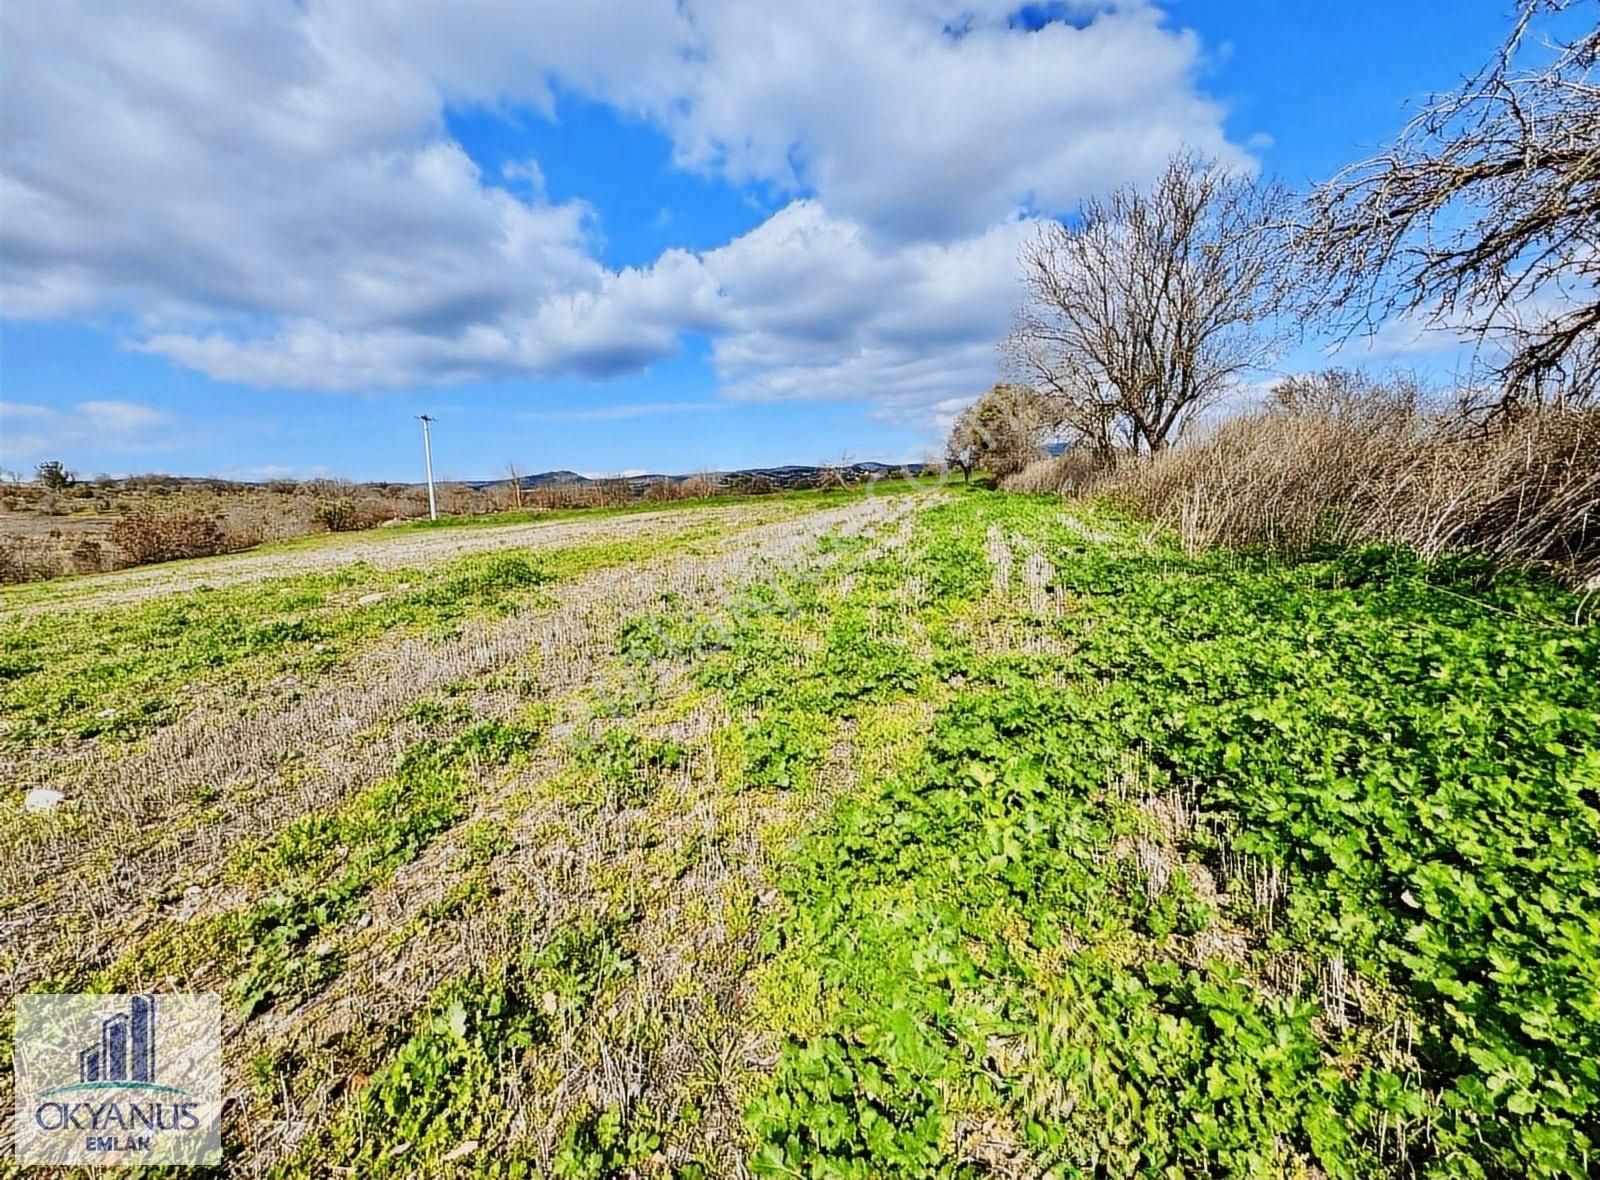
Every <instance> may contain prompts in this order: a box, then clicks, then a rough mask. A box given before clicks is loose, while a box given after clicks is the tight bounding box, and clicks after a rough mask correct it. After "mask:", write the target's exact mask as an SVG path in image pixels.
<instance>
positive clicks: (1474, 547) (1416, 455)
mask: <svg viewBox="0 0 1600 1180" xmlns="http://www.w3.org/2000/svg"><path fill="white" fill-rule="evenodd" d="M1318 381H1320V382H1322V384H1317V382H1318ZM1307 384H1309V385H1311V386H1312V389H1311V393H1312V394H1313V396H1306V394H1307V389H1306V386H1307ZM1008 487H1011V488H1012V489H1013V490H1018V491H1041V490H1060V491H1066V492H1084V491H1088V492H1091V493H1099V494H1109V495H1111V496H1112V497H1113V498H1114V499H1116V500H1117V501H1119V502H1121V503H1122V504H1123V505H1124V506H1126V507H1127V508H1128V509H1129V510H1131V511H1132V512H1134V513H1136V514H1137V515H1139V516H1142V517H1145V518H1147V519H1150V520H1153V521H1155V522H1157V523H1159V524H1162V525H1165V526H1167V527H1169V528H1172V529H1174V530H1175V531H1176V532H1177V533H1178V534H1179V535H1180V537H1181V538H1182V539H1183V542H1184V544H1185V546H1186V547H1187V548H1189V549H1190V550H1191V551H1199V550H1201V549H1205V548H1208V547H1210V546H1213V545H1235V546H1261V547H1265V548H1267V549H1271V550H1274V551H1277V552H1285V553H1292V552H1299V551H1304V550H1306V549H1308V548H1310V547H1313V546H1316V545H1321V544H1328V543H1332V544H1351V543H1366V542H1376V543H1383V544H1394V545H1401V546H1405V547H1407V548H1409V549H1411V550H1413V551H1415V552H1416V553H1417V554H1418V555H1419V556H1421V557H1423V558H1424V559H1428V560H1432V559H1434V558H1437V557H1439V556H1441V555H1442V554H1445V553H1447V552H1452V551H1467V552H1474V553H1479V554H1482V555H1484V556H1486V557H1488V558H1491V559H1492V560H1494V561H1496V562H1498V563H1504V564H1523V565H1538V566H1543V567H1546V568H1548V569H1550V570H1552V571H1553V572H1554V573H1555V574H1557V576H1559V577H1561V578H1563V579H1564V580H1566V581H1569V582H1571V583H1573V584H1576V585H1582V584H1585V583H1592V582H1593V580H1594V579H1596V578H1597V577H1600V410H1595V409H1588V410H1571V409H1567V410H1562V409H1553V408H1552V409H1543V410H1536V411H1530V412H1527V413H1524V414H1521V415H1519V416H1517V417H1514V418H1507V419H1503V420H1498V421H1494V422H1491V423H1489V424H1488V425H1482V424H1473V423H1470V422H1469V421H1468V420H1467V419H1466V418H1465V417H1464V416H1463V415H1462V414H1461V413H1460V412H1459V410H1458V409H1457V408H1456V407H1453V406H1452V407H1445V408H1442V409H1434V410H1428V409H1420V408H1418V406H1417V404H1416V399H1415V397H1414V396H1413V394H1412V391H1410V390H1408V389H1406V388H1405V387H1404V386H1397V385H1393V384H1391V385H1384V384H1381V383H1370V382H1360V381H1354V380H1352V379H1351V377H1350V376H1349V375H1348V374H1338V375H1328V376H1327V377H1324V378H1321V379H1310V380H1309V381H1308V382H1305V383H1302V384H1301V385H1300V386H1298V387H1297V388H1290V389H1285V390H1284V391H1283V392H1282V393H1281V395H1280V401H1279V404H1276V405H1274V406H1273V407H1272V408H1270V409H1267V410H1263V411H1260V412H1257V413H1254V414H1249V415H1245V416H1242V417H1238V418H1235V419H1232V420H1230V421H1228V422H1225V423H1223V424H1221V425H1220V426H1219V427H1217V428H1216V429H1215V430H1213V431H1212V432H1211V433H1209V434H1208V435H1206V436H1204V437H1202V438H1199V439H1196V440H1195V441H1194V442H1192V443H1189V444H1186V445H1183V446H1179V447H1176V448H1174V449H1172V450H1170V451H1168V452H1166V453H1164V454H1161V455H1158V456H1156V457H1155V458H1153V459H1150V460H1146V461H1140V462H1129V463H1126V464H1123V465H1119V466H1118V467H1117V468H1116V469H1114V470H1113V471H1109V472H1103V473H1101V474H1100V475H1099V476H1098V477H1093V478H1090V477H1088V476H1086V475H1085V473H1084V470H1083V466H1082V464H1081V463H1079V462H1076V461H1072V460H1071V457H1070V456H1064V457H1063V458H1062V459H1055V460H1049V461H1047V462H1046V463H1043V464H1035V465H1034V466H1033V467H1030V468H1029V469H1028V471H1025V472H1024V473H1022V475H1021V476H1019V477H1018V479H1017V480H1015V481H1013V482H1012V483H1011V484H1008Z"/></svg>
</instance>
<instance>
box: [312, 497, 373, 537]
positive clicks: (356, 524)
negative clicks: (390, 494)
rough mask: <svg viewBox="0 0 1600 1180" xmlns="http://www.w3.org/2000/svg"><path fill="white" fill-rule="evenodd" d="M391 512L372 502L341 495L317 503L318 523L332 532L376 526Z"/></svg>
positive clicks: (346, 531) (344, 531) (347, 531)
mask: <svg viewBox="0 0 1600 1180" xmlns="http://www.w3.org/2000/svg"><path fill="white" fill-rule="evenodd" d="M389 516H390V514H389V513H385V512H382V511H380V510H379V509H378V508H376V507H374V506H373V505H371V504H367V503H362V502H360V501H357V500H351V499H349V498H347V497H340V498H339V499H337V500H324V501H323V502H322V503H320V504H318V505H317V511H316V519H317V523H318V524H320V525H322V527H323V528H325V529H327V530H328V531H329V532H330V533H349V532H355V531H356V530H358V529H370V528H375V527H377V526H378V525H379V524H381V523H382V522H383V521H385V520H388V519H389Z"/></svg>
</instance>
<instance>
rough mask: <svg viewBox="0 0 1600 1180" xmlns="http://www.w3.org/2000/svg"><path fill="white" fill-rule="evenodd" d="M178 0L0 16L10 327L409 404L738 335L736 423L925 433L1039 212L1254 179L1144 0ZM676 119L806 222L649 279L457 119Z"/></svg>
mask: <svg viewBox="0 0 1600 1180" xmlns="http://www.w3.org/2000/svg"><path fill="white" fill-rule="evenodd" d="M1012 7H1013V5H1010V4H1002V3H991V2H987V0H979V2H977V3H972V2H967V3H961V4H957V3H939V2H935V0H873V2H871V3H866V2H861V0H816V2H815V3H811V4H804V5H797V4H792V3H779V2H777V0H771V2H766V0H761V2H757V0H592V2H590V3H586V4H583V5H570V4H555V3H550V4H543V5H532V6H530V5H528V4H522V3H510V2H509V0H503V2H496V0H460V2H458V3H455V4H451V5H448V6H441V5H436V4H423V3H420V0H337V2H334V0H306V2H305V3H303V4H299V5H292V6H291V5H284V4H282V3H281V2H279V0H246V2H245V3H241V4H235V5H227V6H220V7H219V6H217V5H213V4H209V3H205V2H204V0H161V2H160V3H127V4H119V5H115V6H109V7H107V6H101V5H80V4H76V3H68V2H65V0H63V2H61V3H53V4H47V5H46V4H40V5H6V6H4V8H3V9H0V25H3V28H0V55H3V60H0V100H3V101H0V135H3V138H4V144H5V151H4V157H3V159H0V209H3V213H4V216H3V218H0V262H3V264H4V269H3V274H0V299H3V301H4V308H5V313H6V314H7V315H11V316H25V317H41V318H61V317H83V316H100V315H104V314H107V313H112V314H119V313H120V314H122V315H124V316H127V317H129V319H130V322H131V323H132V324H133V325H134V327H133V328H132V329H131V342H132V344H133V346H134V347H137V348H141V349H144V350H146V351H149V352H153V353H157V354H160V355H163V356H165V357H168V358H170V359H171V360H172V361H173V362H175V363H177V364H179V365H183V366H185V367H189V368H193V369H197V370H200V371H202V372H205V373H207V374H209V375H211V376H212V377H215V378H217V379H220V380H225V381H232V382H240V383H245V384H250V385H256V386H264V387H274V388H276V387H294V388H320V389H380V388H385V387H393V386H400V385H410V384H419V383H448V382H453V381H462V380H476V379H483V378H496V377H506V376H526V375H535V376H540V375H552V374H558V373H564V374H577V375H580V376H586V377H595V378H603V377H608V376H613V375H616V374H620V373H626V372H633V371H638V370H639V369H641V368H643V367H646V366H648V365H649V364H651V363H653V362H654V361H657V360H659V359H661V358H663V357H665V356H668V355H670V354H671V353H672V352H674V351H675V350H676V349H677V348H678V347H679V345H680V342H681V340H682V338H683V336H684V335H685V333H701V334H705V335H707V336H709V337H710V338H711V340H712V357H713V362H714V364H715V366H716V369H717V372H718V374H719V376H720V377H721V379H722V380H723V382H724V384H725V389H726V392H728V393H729V394H731V395H733V396H735V397H742V398H765V399H774V398H793V397H866V398H872V399H876V400H877V401H879V402H880V403H881V404H882V405H884V406H885V407H889V408H890V409H893V408H895V407H903V406H920V407H926V406H930V405H934V404H936V403H938V402H940V401H941V400H942V399H946V398H949V397H952V396H957V395H959V394H960V393H962V392H964V391H967V390H970V389H972V388H975V387H981V386H982V385H983V384H985V383H986V382H987V381H988V380H989V379H991V378H992V376H993V368H994V363H993V361H994V357H993V341H994V339H995V337H996V336H997V335H998V333H999V332H1000V331H1001V330H1002V329H1003V327H1004V325H1005V322H1006V321H1007V320H1008V318H1009V314H1010V309H1011V304H1012V301H1013V299H1014V295H1015V287H1014V263H1015V251H1016V246H1017V242H1018V240H1019V238H1020V236H1021V235H1022V234H1023V233H1025V232H1026V229H1027V225H1028V222H1027V217H1028V216H1030V215H1032V214H1033V213H1035V212H1039V211H1043V212H1046V213H1048V212H1051V211H1056V210H1060V209H1063V208H1066V207H1068V206H1070V205H1071V204H1072V203H1073V202H1075V201H1076V200H1077V199H1079V198H1080V197H1082V196H1084V195H1086V194H1088V193H1090V192H1093V191H1097V190H1100V189H1103V188H1104V187H1105V186H1107V185H1110V184H1113V183H1119V182H1123V181H1128V180H1138V179H1142V178H1144V177H1146V176H1148V175H1150V174H1151V173H1152V172H1153V171H1154V170H1155V169H1156V168H1158V167H1159V166H1160V164H1161V163H1162V161H1163V160H1164V159H1165V157H1166V155H1167V154H1168V153H1169V152H1170V151H1171V150H1173V149H1174V148H1176V147H1178V146H1179V145H1180V144H1190V145H1194V146H1198V147H1199V148H1201V149H1202V150H1207V151H1211V152H1214V153H1217V154H1219V155H1222V156H1225V157H1228V158H1230V159H1243V157H1242V156H1241V155H1240V154H1239V153H1238V152H1237V151H1236V150H1235V149H1233V148H1231V147H1230V146H1229V144H1228V143H1227V141H1226V139H1225V138H1224V136H1223V133H1222V130H1221V112H1220V111H1219V110H1218V108H1217V107H1216V105H1215V104H1214V103H1212V102H1210V101H1208V100H1207V99H1206V98H1205V97H1204V96H1203V95H1202V94H1201V93H1200V92H1199V90H1198V87H1197V84H1196V77H1195V76H1196V71H1197V66H1198V63H1199V61H1200V46H1199V45H1198V43H1197V41H1196V39H1195V38H1194V37H1193V36H1191V35H1189V34H1186V33H1183V32H1181V31H1176V30H1174V29H1172V28H1170V27H1168V26H1167V25H1166V24H1165V23H1164V20H1163V17H1162V15H1161V13H1160V11H1159V9H1158V8H1157V7H1156V6H1155V5H1154V4H1152V3H1147V2H1144V0H1126V2H1122V3H1109V2H1106V3H1091V2H1088V0H1084V2H1080V3H1068V4H1065V5H1060V6H1056V8H1057V9H1058V10H1059V11H1060V12H1061V13H1063V14H1064V16H1065V19H1060V20H1054V21H1051V22H1048V23H1046V24H1045V25H1044V27H1042V28H1038V29H1035V30H1032V31H1030V30H1028V29H1025V28H1021V27H1018V25H1017V22H1016V21H1014V20H1012V19H1010V16H1011V12H1010V9H1011V8H1012ZM558 88H564V89H567V90H571V91H574V92H577V93H581V94H584V95H586V96H588V97H590V98H593V99H595V100H597V101H600V102H604V103H608V104H610V105H612V106H613V107H615V108H617V109H618V110H620V111H622V112H624V113H626V114H628V115H630V116H634V117H638V118H643V119H646V120H649V121H651V122H653V123H654V124H655V125H656V126H657V127H659V128H660V129H661V131H662V132H663V134H665V135H666V136H667V137H668V138H669V139H670V140H671V143H672V145H673V151H674V158H675V160H676V161H677V163H678V164H679V165H680V166H682V167H685V168H693V169H700V170H703V171H705V172H708V173H711V174H714V175H719V176H722V177H725V178H727V179H728V180H730V181H732V182H734V183H739V184H744V183H753V184H757V185H760V186H765V187H767V188H768V190H769V191H770V192H772V193H776V194H787V197H788V199H787V203H786V204H784V206H783V207H782V208H781V209H780V210H779V212H777V213H776V214H774V215H773V216H772V217H771V218H770V219H769V220H768V221H767V222H765V223H764V224H762V225H760V226H758V227H757V228H756V229H754V230H753V231H751V232H750V233H747V234H745V235H743V236H741V237H739V238H737V239H735V240H734V241H730V242H728V243H726V244H725V245H723V246H721V247H719V248H717V249H713V250H708V251H704V252H701V253H692V252H688V251H684V250H669V251H667V252H665V253H664V254H663V255H662V256H661V257H659V258H658V259H657V260H656V261H655V262H654V263H652V264H651V265H649V266H645V267H640V268H630V269H624V270H621V271H616V270H611V269H608V268H607V267H605V266H603V265H601V263H600V262H599V261H598V260H597V259H596V257H595V242H596V240H597V234H598V230H599V227H598V225H597V223H596V217H595V214H594V211H593V209H592V208H591V207H590V206H589V205H588V204H586V203H585V202H583V201H581V200H571V201H564V202H555V201H551V200H550V199H549V197H548V195H547V191H546V189H545V186H544V183H543V173H542V171H541V169H540V167H539V162H538V161H537V160H534V159H524V160H518V161H516V162H514V163H512V164H510V165H508V166H505V167H503V168H501V169H500V170H499V172H498V174H497V175H494V176H485V175H483V174H482V173H481V171H480V169H479V167H478V166H477V164H475V163H474V161H473V160H472V159H471V158H470V156H469V155H468V154H467V153H466V151H465V150H464V149H463V148H462V146H461V145H460V144H459V143H457V142H455V141H454V140H453V139H452V138H451V137H450V134H449V131H448V127H447V123H446V119H445V113H446V111H447V110H448V109H449V108H450V107H451V106H452V105H460V104H479V105H481V106H483V107H485V108H487V109H490V110H504V111H507V112H514V111H521V110H527V109H531V110H534V111H539V112H544V113H545V114H547V115H548V114H553V113H554V110H555V101H556V100H555V94H556V93H557V89H558Z"/></svg>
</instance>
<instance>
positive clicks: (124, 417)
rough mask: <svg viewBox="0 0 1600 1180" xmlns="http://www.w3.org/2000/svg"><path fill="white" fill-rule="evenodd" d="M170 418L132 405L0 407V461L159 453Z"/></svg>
mask: <svg viewBox="0 0 1600 1180" xmlns="http://www.w3.org/2000/svg"><path fill="white" fill-rule="evenodd" d="M172 426H173V420H172V416H171V415H170V414H168V413H166V412H165V411H163V410H157V409H155V408H153V407H151V406H143V405H139V404H138V403H137V402H125V401H110V400H95V401H82V402H78V403H77V404H76V405H74V406H72V407H71V408H70V409H67V410H58V409H53V408H51V407H48V406H36V405H32V404H29V403H26V402H0V458H3V460H4V462H5V463H7V464H26V463H32V462H36V461H38V460H41V459H53V458H59V457H60V456H61V454H62V453H63V452H67V451H71V450H76V449H80V448H85V447H88V448H92V449H94V450H95V451H98V452H103V453H107V454H115V453H136V452H141V451H159V450H162V449H165V448H166V447H168V446H170V445H171V443H172Z"/></svg>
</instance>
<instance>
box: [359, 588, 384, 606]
mask: <svg viewBox="0 0 1600 1180" xmlns="http://www.w3.org/2000/svg"><path fill="white" fill-rule="evenodd" d="M387 597H389V596H388V595H387V594H385V593H383V592H382V591H381V590H374V591H373V592H372V593H371V594H363V595H362V596H361V597H360V598H358V599H356V605H357V606H371V605H372V604H373V603H375V602H382V601H383V600H384V599H385V598H387Z"/></svg>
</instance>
